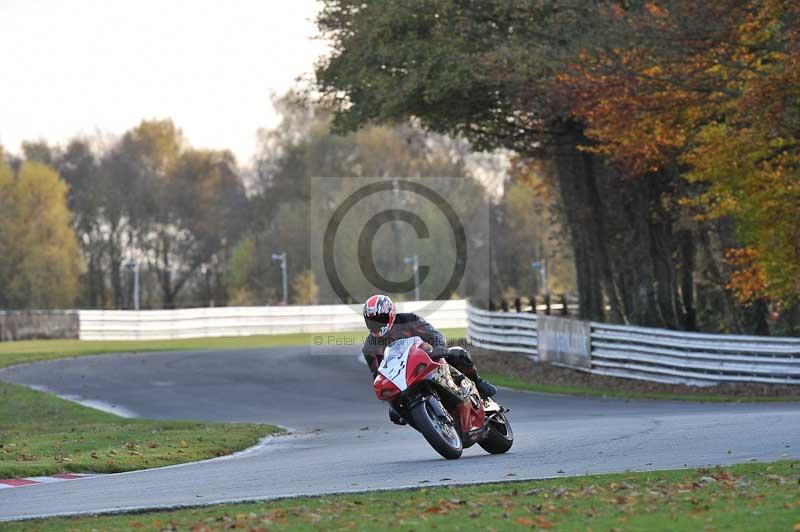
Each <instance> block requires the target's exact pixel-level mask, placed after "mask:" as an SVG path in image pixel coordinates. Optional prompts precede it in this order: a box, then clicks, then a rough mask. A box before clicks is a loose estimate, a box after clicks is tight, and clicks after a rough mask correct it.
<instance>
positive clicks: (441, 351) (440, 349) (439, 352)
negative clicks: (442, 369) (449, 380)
mask: <svg viewBox="0 0 800 532" xmlns="http://www.w3.org/2000/svg"><path fill="white" fill-rule="evenodd" d="M431 356H432V357H433V358H443V357H446V356H447V348H446V347H445V346H443V345H435V346H433V351H431Z"/></svg>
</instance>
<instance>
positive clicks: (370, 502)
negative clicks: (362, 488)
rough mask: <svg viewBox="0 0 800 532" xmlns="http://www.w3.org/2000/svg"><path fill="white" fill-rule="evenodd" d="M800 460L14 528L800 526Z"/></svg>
mask: <svg viewBox="0 0 800 532" xmlns="http://www.w3.org/2000/svg"><path fill="white" fill-rule="evenodd" d="M798 473H800V462H790V461H784V462H776V463H774V464H758V463H750V464H742V465H737V466H733V467H729V468H713V469H691V470H678V471H660V472H645V473H625V474H613V475H594V476H585V477H572V478H563V479H553V480H543V481H528V482H514V483H504V484H486V485H480V486H462V487H442V488H422V489H414V490H400V491H386V492H375V493H366V494H358V495H337V496H326V497H313V498H312V497H305V498H299V499H287V500H279V501H272V502H262V503H246V504H235V505H216V506H207V507H200V508H194V509H186V510H178V511H171V512H147V513H140V514H132V515H124V514H123V515H111V516H86V517H69V518H50V519H40V520H31V521H22V522H18V523H7V524H5V525H4V528H7V529H8V530H23V529H25V530H29V529H36V530H42V531H47V530H65V529H68V530H98V531H103V530H130V529H137V530H176V529H180V530H203V531H208V530H227V529H230V528H237V529H238V528H244V529H250V530H264V529H267V528H280V529H286V530H307V529H310V528H311V527H314V528H322V529H354V530H380V529H405V530H422V529H430V528H437V529H443V530H453V529H467V530H475V529H485V530H507V529H519V528H544V529H549V528H554V529H559V530H701V529H703V530H705V529H709V530H751V531H759V530H764V531H774V530H786V531H791V530H798V529H800V493H798V490H797V485H798V479H799V478H800V476H799V475H798Z"/></svg>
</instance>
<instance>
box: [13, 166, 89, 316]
mask: <svg viewBox="0 0 800 532" xmlns="http://www.w3.org/2000/svg"><path fill="white" fill-rule="evenodd" d="M66 196H67V187H66V185H65V183H64V181H63V180H62V179H61V178H60V177H59V176H58V174H57V173H56V172H55V171H53V170H52V169H51V168H49V167H47V166H45V165H43V164H41V163H35V162H23V163H22V164H21V165H20V166H19V170H18V171H16V172H15V171H12V169H11V167H10V166H9V165H8V164H6V163H5V162H4V161H0V307H5V308H9V307H10V308H34V309H37V308H69V307H70V306H71V305H72V304H73V302H74V301H75V296H76V294H77V291H78V278H79V275H80V255H79V252H78V244H77V242H76V238H75V233H74V232H73V230H72V228H71V226H70V223H71V216H72V214H71V213H70V211H69V209H68V207H67V199H66Z"/></svg>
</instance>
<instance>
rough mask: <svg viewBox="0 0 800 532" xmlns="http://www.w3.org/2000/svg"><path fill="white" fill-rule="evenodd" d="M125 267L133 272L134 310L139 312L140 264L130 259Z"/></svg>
mask: <svg viewBox="0 0 800 532" xmlns="http://www.w3.org/2000/svg"><path fill="white" fill-rule="evenodd" d="M125 267H126V268H128V269H129V270H131V271H132V272H133V310H139V263H138V262H136V261H135V260H133V259H130V260H129V261H127V262H125Z"/></svg>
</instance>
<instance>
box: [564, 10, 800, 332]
mask: <svg viewBox="0 0 800 532" xmlns="http://www.w3.org/2000/svg"><path fill="white" fill-rule="evenodd" d="M798 15H800V8H798V5H797V4H796V2H787V1H781V0H775V1H767V2H739V1H722V2H713V3H706V4H702V5H698V4H697V3H696V2H690V1H680V2H663V3H662V2H651V3H645V4H643V5H642V6H641V7H640V8H638V9H630V10H627V11H623V10H621V9H614V8H609V9H607V10H606V16H607V18H608V19H609V20H613V21H614V23H615V24H614V27H615V28H617V33H618V35H619V36H624V37H625V38H624V39H620V40H619V42H620V43H622V44H621V45H620V46H618V47H615V48H612V49H600V50H588V49H587V50H584V51H582V52H581V54H580V55H579V56H578V58H577V60H576V62H575V64H574V66H573V67H572V68H571V69H568V71H567V73H565V74H564V75H562V77H561V79H562V81H563V82H564V83H565V86H566V87H567V88H568V89H569V90H568V92H569V93H570V95H571V97H572V98H573V111H574V112H575V113H576V114H577V115H579V116H581V117H582V118H583V119H585V120H586V122H587V123H588V125H589V127H588V129H587V135H588V136H589V137H590V138H591V139H592V140H593V141H594V144H593V145H591V147H590V149H592V150H593V151H595V152H597V153H602V154H604V155H606V156H608V157H609V158H611V159H612V160H613V161H615V163H616V164H618V165H619V166H620V167H621V168H623V169H624V171H625V173H626V174H627V175H628V176H629V177H630V178H631V179H640V178H643V179H645V180H651V179H652V178H653V176H655V175H663V174H669V175H672V176H673V178H672V182H673V184H674V190H672V191H671V194H670V197H671V201H672V202H673V204H674V205H675V206H676V207H677V208H678V209H681V210H683V212H684V220H688V222H687V223H686V225H689V226H691V227H692V228H693V231H694V232H695V234H696V237H695V239H694V240H695V241H696V242H697V243H699V245H700V247H701V252H702V253H701V254H702V256H703V257H705V259H704V260H705V263H706V264H707V265H708V266H709V269H710V273H711V275H712V276H714V277H721V278H723V283H725V282H727V285H728V287H729V288H731V289H732V290H733V292H734V293H735V294H736V295H737V296H738V298H739V300H740V301H742V302H749V301H754V300H756V301H757V300H758V299H759V298H768V299H770V300H772V301H773V302H774V303H775V304H776V308H779V307H780V306H782V305H783V304H784V303H788V304H790V305H791V304H792V303H794V302H796V301H797V296H798V293H799V292H800V269H798V268H800V267H799V266H798V264H800V255H798V253H799V251H798V248H797V245H796V243H797V242H798V235H799V233H798V226H797V224H796V219H797V215H798V211H797V206H798V192H797V188H796V182H797V178H798V153H799V151H798V138H797V131H798V125H799V124H798V119H797V112H796V109H797V108H798V86H800V84H798V80H800V78H798V68H797V67H798V57H800V56H798V50H800V40H798V28H800V26H799V25H798V20H799V17H798ZM665 199H666V198H665ZM725 220H732V221H733V222H734V224H735V227H736V229H737V231H736V233H735V234H726V232H725V231H724V230H722V231H719V230H718V229H719V228H720V227H723V228H724V226H725ZM714 240H716V241H717V242H714ZM742 246H743V247H742ZM714 247H717V248H722V249H724V248H728V250H727V252H726V253H727V255H728V259H727V260H722V259H723V257H722V256H721V254H720V253H719V252H717V253H716V256H715V253H714V252H713V251H712V249H711V248H714ZM728 267H733V268H734V270H735V271H734V272H733V275H732V276H730V277H728V275H720V271H722V270H725V269H726V268H728ZM726 279H729V281H726ZM684 291H686V292H688V290H684ZM727 306H728V307H729V306H730V304H728V305H727ZM761 329H763V327H762V328H761Z"/></svg>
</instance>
